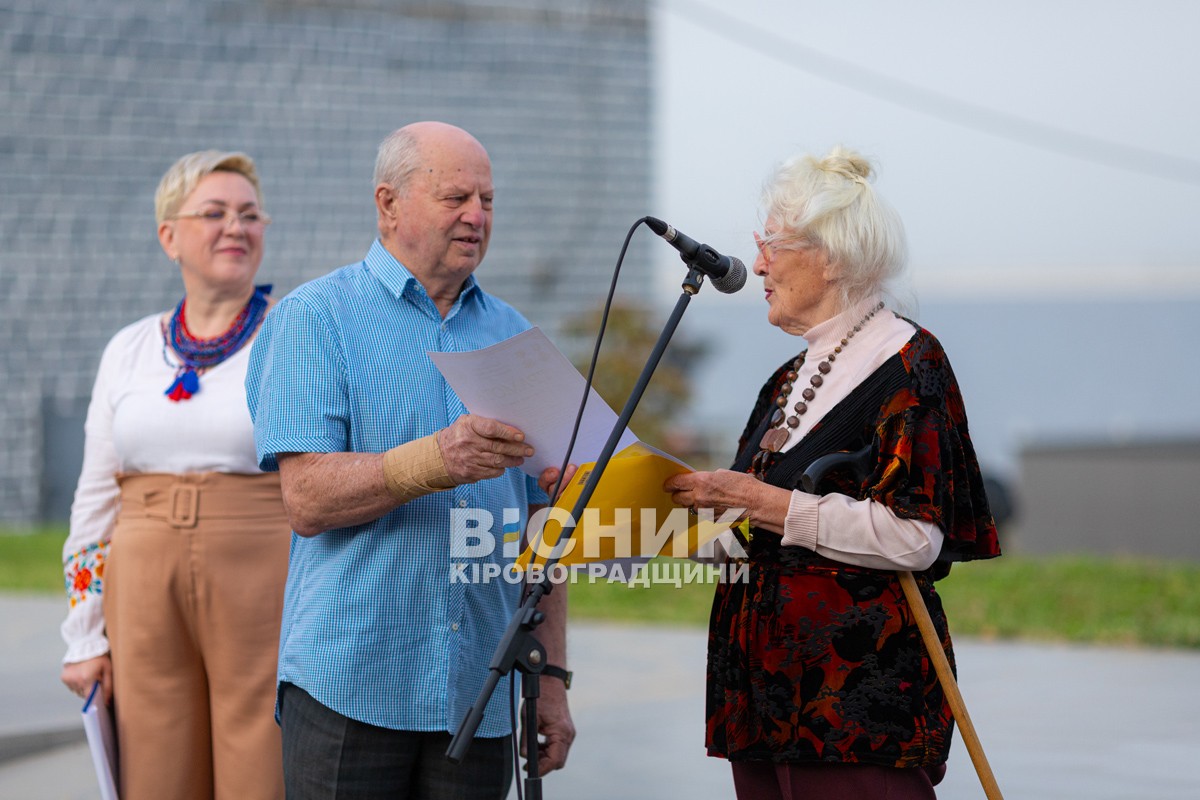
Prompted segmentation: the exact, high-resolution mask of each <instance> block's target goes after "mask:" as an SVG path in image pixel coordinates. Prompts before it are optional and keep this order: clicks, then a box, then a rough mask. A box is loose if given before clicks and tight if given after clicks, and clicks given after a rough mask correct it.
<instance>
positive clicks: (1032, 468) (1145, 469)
mask: <svg viewBox="0 0 1200 800" xmlns="http://www.w3.org/2000/svg"><path fill="white" fill-rule="evenodd" d="M1019 481H1020V484H1019V485H1020V488H1019V497H1020V498H1021V513H1020V520H1019V526H1018V527H1017V529H1016V531H1015V535H1014V537H1013V540H1012V541H1011V542H1006V545H1009V546H1010V549H1011V550H1012V551H1016V552H1020V553H1021V554H1052V553H1053V554H1057V553H1089V554H1100V555H1127V556H1134V557H1138V556H1146V557H1153V558H1186V559H1192V560H1200V536H1197V531H1198V529H1200V525H1198V524H1197V517H1196V510H1195V509H1196V496H1197V487H1200V438H1191V437H1189V438H1180V439H1161V440H1159V439H1155V440H1150V439H1146V440H1140V441H1127V442H1119V443H1112V442H1109V443H1104V442H1063V443H1059V444H1050V443H1047V444H1041V445H1037V446H1033V447H1026V448H1024V449H1023V450H1022V451H1021V454H1020V479H1019Z"/></svg>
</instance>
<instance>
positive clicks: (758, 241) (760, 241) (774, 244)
mask: <svg viewBox="0 0 1200 800" xmlns="http://www.w3.org/2000/svg"><path fill="white" fill-rule="evenodd" d="M782 242H789V243H792V242H799V243H801V244H803V243H805V240H804V238H803V237H801V236H795V235H792V234H787V233H770V234H769V233H765V232H764V233H763V234H761V235H760V234H759V233H758V231H755V232H754V245H755V247H757V248H758V254H759V255H760V256H762V260H763V264H765V265H766V266H768V267H770V266H771V261H772V259H774V258H775V253H774V251H775V250H797V249H801V248H799V247H786V248H784V247H780V246H779V245H780V243H782Z"/></svg>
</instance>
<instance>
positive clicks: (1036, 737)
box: [0, 596, 1200, 800]
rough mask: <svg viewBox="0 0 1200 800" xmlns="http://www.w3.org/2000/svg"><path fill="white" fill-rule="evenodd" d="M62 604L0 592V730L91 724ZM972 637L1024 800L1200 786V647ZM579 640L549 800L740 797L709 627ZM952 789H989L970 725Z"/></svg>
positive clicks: (52, 779) (42, 799) (36, 794)
mask: <svg viewBox="0 0 1200 800" xmlns="http://www.w3.org/2000/svg"><path fill="white" fill-rule="evenodd" d="M60 615H61V607H60V606H59V604H58V601H57V600H54V599H47V598H34V599H30V598H21V597H12V596H8V597H5V596H0V646H2V650H3V654H4V655H3V662H2V664H0V740H3V741H8V742H10V743H11V742H12V738H11V734H19V733H22V732H26V733H27V732H31V731H44V730H49V729H56V728H62V727H64V726H66V727H70V726H73V725H77V724H78V719H79V714H78V702H77V701H76V700H75V699H74V698H73V697H72V696H71V695H70V694H68V693H67V692H66V690H65V689H62V688H60V687H59V685H58V680H57V670H58V667H57V661H58V658H59V655H60V650H61V646H60V644H59V642H58V638H57V624H58V620H59V617H60ZM957 646H958V660H959V672H960V675H961V678H962V690H963V695H964V697H965V698H966V702H967V706H968V708H969V709H970V712H971V717H972V719H973V720H974V721H975V726H976V728H977V729H978V731H979V735H980V738H981V739H982V740H983V744H984V747H985V748H986V750H987V753H988V757H989V759H990V761H991V763H992V768H993V770H994V771H995V773H996V776H997V779H998V780H999V782H1000V786H1001V788H1002V789H1003V790H1004V794H1005V796H1006V797H1007V798H1009V800H1150V799H1153V800H1184V799H1185V798H1187V800H1195V798H1200V653H1193V652H1174V651H1160V650H1123V649H1113V648H1093V647H1067V646H1047V645H1028V644H1013V643H990V642H978V641H960V642H958V645H957ZM571 651H572V667H573V668H574V670H575V672H576V683H575V686H574V688H573V689H572V690H571V699H572V705H573V711H574V715H575V721H576V725H577V727H578V728H579V738H578V739H577V741H576V745H575V749H574V750H573V752H572V756H571V763H570V765H569V766H568V769H567V770H566V771H565V772H563V773H556V774H553V775H551V776H549V777H547V779H546V781H545V783H544V787H543V788H544V794H545V796H546V797H547V798H548V799H549V798H556V797H561V798H572V800H593V799H595V800H599V799H600V798H605V800H608V799H609V798H631V799H634V798H688V800H710V799H711V800H718V798H728V797H731V796H732V788H731V786H732V784H731V782H730V779H729V776H728V770H727V767H726V765H725V764H724V763H723V762H721V761H718V760H716V759H710V758H706V757H705V756H704V751H703V746H702V743H701V742H702V706H701V702H702V700H701V697H702V695H701V692H702V687H703V680H704V678H703V663H704V637H703V634H702V633H700V632H699V631H679V630H674V629H657V628H645V627H624V626H606V625H576V626H575V627H574V628H573V629H572V633H571ZM5 734H9V735H10V736H9V737H8V738H5ZM513 796H515V793H514V795H513ZM938 796H939V797H940V798H942V800H958V799H960V798H961V799H962V800H968V799H970V798H982V797H983V796H984V795H983V791H982V790H981V789H980V787H979V784H978V782H977V780H976V778H975V773H974V771H973V768H972V766H971V762H970V759H969V758H968V757H967V754H966V751H965V750H964V749H963V748H962V745H961V741H959V740H958V739H957V738H956V743H955V749H954V752H953V754H952V756H951V762H950V771H949V774H948V775H947V777H946V780H945V782H943V784H942V786H941V787H939V792H938ZM94 797H96V790H95V778H94V776H93V774H92V772H91V763H90V761H89V759H88V755H87V749H86V747H84V746H81V745H67V746H64V747H60V748H58V749H56V750H53V751H50V752H46V753H42V754H40V755H36V756H31V757H24V758H17V759H10V760H8V761H4V762H2V763H0V800H49V799H51V798H53V799H54V800H60V799H66V800H76V798H78V799H79V800H82V799H83V798H94Z"/></svg>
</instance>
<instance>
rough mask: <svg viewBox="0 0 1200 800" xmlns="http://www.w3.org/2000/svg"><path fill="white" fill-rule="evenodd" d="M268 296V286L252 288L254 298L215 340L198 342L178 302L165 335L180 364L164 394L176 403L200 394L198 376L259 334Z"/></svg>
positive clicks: (185, 305)
mask: <svg viewBox="0 0 1200 800" xmlns="http://www.w3.org/2000/svg"><path fill="white" fill-rule="evenodd" d="M270 292H271V285H270V284H264V285H262V286H255V287H254V294H252V295H251V296H250V299H249V300H248V301H247V302H246V305H245V307H244V308H243V309H242V310H241V311H240V312H238V315H237V317H236V318H235V319H234V320H233V323H232V324H231V325H230V326H229V328H228V329H227V330H226V331H225V332H224V333H222V334H221V335H220V336H218V337H216V338H215V339H197V338H196V337H195V336H193V335H192V333H191V331H189V330H188V327H187V323H186V322H184V319H183V313H184V309H185V308H186V307H187V297H184V298H183V299H182V300H180V301H179V305H177V306H175V311H174V312H173V313H172V314H171V319H170V321H169V322H168V323H167V330H166V331H165V333H166V336H167V343H168V344H169V345H170V346H171V349H172V350H174V351H175V353H176V354H177V355H178V356H179V362H180V363H179V364H178V365H177V367H176V371H175V380H174V381H172V382H171V385H170V386H169V387H168V388H167V390H166V391H165V392H163V394H165V395H166V396H167V397H168V398H169V399H171V400H173V401H175V402H179V401H180V400H187V399H188V398H189V397H191V396H192V395H194V394H195V393H196V392H198V391H200V373H201V372H203V371H204V370H206V369H209V368H211V367H215V366H216V365H217V364H220V363H221V362H222V361H224V360H225V359H227V358H229V357H230V356H232V355H233V354H234V353H236V352H237V351H238V350H241V349H242V347H243V346H245V344H246V342H248V341H250V337H251V336H253V335H254V332H255V331H256V330H258V325H259V323H260V322H262V318H263V315H264V314H266V312H267V295H268V294H270ZM168 363H170V362H168ZM172 366H175V365H172Z"/></svg>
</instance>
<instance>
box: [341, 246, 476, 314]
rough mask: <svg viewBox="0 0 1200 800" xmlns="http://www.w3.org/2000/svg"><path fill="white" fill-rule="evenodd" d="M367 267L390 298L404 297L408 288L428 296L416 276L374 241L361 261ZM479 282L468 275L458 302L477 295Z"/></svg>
mask: <svg viewBox="0 0 1200 800" xmlns="http://www.w3.org/2000/svg"><path fill="white" fill-rule="evenodd" d="M363 261H364V263H365V264H366V265H367V270H368V271H370V273H371V274H372V275H374V276H375V277H376V278H378V279H379V282H380V283H382V284H383V285H384V287H385V288H386V289H387V290H388V291H389V292H391V293H392V296H393V297H395V298H396V299H397V300H398V299H400V297H402V296H403V295H404V291H405V290H406V289H408V288H409V287H410V286H411V287H412V288H414V289H416V288H420V290H421V294H424V295H426V296H428V292H426V291H425V287H424V286H422V285H421V282H420V281H419V280H417V278H416V276H415V275H413V274H412V272H411V271H410V270H409V269H408V267H406V266H404V265H403V264H401V263H400V261H399V260H398V259H397V258H396V257H395V256H394V255H392V254H391V252H390V251H389V250H388V249H387V248H386V247H384V246H383V242H381V241H379V240H378V239H376V240H375V241H374V243H372V244H371V249H370V250H369V251H368V252H367V257H366V258H365V259H363ZM477 290H479V282H478V281H476V280H475V276H474V275H468V276H467V279H466V280H465V281H464V282H463V287H462V291H461V292H459V294H458V299H459V301H464V300H466V298H467V297H469V296H471V295H474V294H479V291H477Z"/></svg>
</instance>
